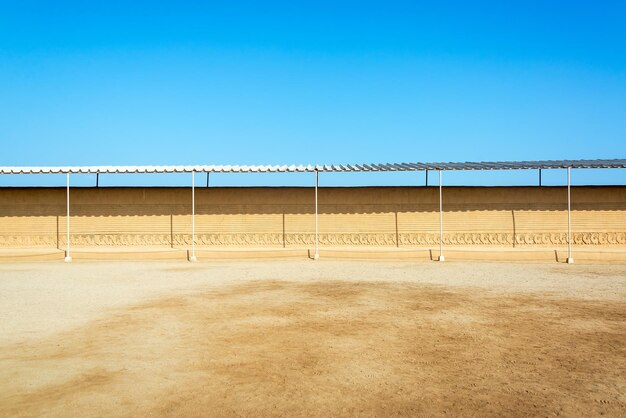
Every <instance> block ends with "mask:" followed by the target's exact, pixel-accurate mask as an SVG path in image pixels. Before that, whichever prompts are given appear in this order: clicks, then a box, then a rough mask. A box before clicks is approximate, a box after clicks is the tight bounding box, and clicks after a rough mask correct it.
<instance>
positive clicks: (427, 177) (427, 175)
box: [426, 170, 428, 186]
mask: <svg viewBox="0 0 626 418" xmlns="http://www.w3.org/2000/svg"><path fill="white" fill-rule="evenodd" d="M426 186H428V170H426Z"/></svg>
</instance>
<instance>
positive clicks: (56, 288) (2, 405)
mask: <svg viewBox="0 0 626 418" xmlns="http://www.w3.org/2000/svg"><path fill="white" fill-rule="evenodd" d="M0 415H1V416H129V417H130V416H146V415H152V416H207V415H209V416H210V415H212V416H229V415H230V416H269V415H271V416H305V415H306V416H354V415H357V416H393V415H400V416H415V415H418V416H419V415H455V416H458V415H463V416H468V415H469V416H489V415H491V416H496V415H497V416H501V415H513V416H515V415H517V416H522V415H523V416H526V415H542V416H547V415H564V416H597V415H610V416H611V415H612V416H625V415H626V266H624V265H621V266H611V265H602V266H591V265H585V266H582V265H580V266H579V265H569V266H568V265H555V264H521V263H520V264H511V263H469V262H458V263H454V262H449V263H448V262H446V263H436V262H430V263H428V262H364V261H353V262H347V261H345V262H344V261H324V260H320V261H316V262H313V261H308V260H307V261H263V262H212V263H195V264H191V263H179V262H143V263H141V262H137V263H120V262H109V263H72V264H64V263H30V264H0Z"/></svg>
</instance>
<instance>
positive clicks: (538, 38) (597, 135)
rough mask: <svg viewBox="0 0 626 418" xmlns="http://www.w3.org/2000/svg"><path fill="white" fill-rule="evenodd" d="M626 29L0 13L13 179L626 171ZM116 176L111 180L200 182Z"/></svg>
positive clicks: (351, 13) (522, 21)
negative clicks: (536, 166) (343, 166)
mask: <svg viewBox="0 0 626 418" xmlns="http://www.w3.org/2000/svg"><path fill="white" fill-rule="evenodd" d="M625 22H626V2H624V1H596V2H591V1H528V0H527V1H519V2H508V1H485V2H480V1H473V2H467V1H458V2H457V1H438V2H434V1H433V2H428V3H426V2H423V3H421V4H420V2H408V1H407V2H398V1H390V0H387V1H384V2H382V1H381V2H368V1H353V2H352V1H346V2H340V1H331V2H325V1H312V2H295V1H289V2H287V1H285V2H270V1H263V2H260V1H256V2H252V1H251V2H238V1H224V2H200V1H198V2H184V1H171V2H158V1H150V2H148V1H146V2H143V1H132V2H131V1H119V2H117V1H76V2H69V1H50V2H46V1H40V2H37V1H28V0H26V1H19V2H18V1H4V0H0V144H1V149H0V165H118V164H119V165H143V164H146V165H153V164H154V165H158V164H285V163H288V164H315V163H320V164H329V163H367V162H402V161H479V160H527V159H566V158H569V159H575V158H625V157H626V23H625ZM624 171H625V170H614V171H612V172H606V171H595V172H593V173H592V172H583V170H578V171H577V172H576V173H575V176H574V183H575V184H576V183H578V184H583V183H604V182H606V183H611V182H613V183H622V184H623V183H626V173H625V172H624ZM7 177H8V176H0V185H2V184H26V183H28V182H31V183H34V184H41V183H42V182H43V183H46V184H63V182H64V179H63V178H58V176H57V177H54V176H52V178H50V179H45V180H43V179H42V178H41V177H38V178H35V179H32V178H31V179H24V178H21V179H18V178H16V177H12V178H7ZM76 177H77V179H76V180H75V181H76V182H77V184H91V183H92V182H93V178H92V177H89V176H83V178H78V177H79V176H76ZM114 177H115V176H103V179H102V182H103V184H126V183H133V182H137V183H138V184H144V183H146V184H152V183H151V182H155V181H156V182H157V183H159V184H161V183H162V184H179V183H180V184H185V183H187V182H188V178H182V177H180V176H178V177H176V176H170V177H168V178H167V179H165V178H163V177H160V178H159V179H157V180H155V179H154V178H150V179H148V178H145V177H130V176H117V178H114ZM544 177H545V180H546V182H547V183H549V184H550V183H553V184H562V182H563V181H564V179H565V177H564V173H563V172H561V171H556V172H552V173H546V174H545V176H544ZM536 178H537V174H536V173H534V172H532V173H531V172H528V173H496V174H494V173H482V174H481V173H446V180H448V181H449V182H451V183H455V182H456V183H459V184H534V183H535V182H536ZM198 181H199V182H200V181H202V180H200V179H199V180H198ZM423 181H424V179H423V174H421V173H420V174H416V173H408V174H395V175H384V176H381V175H365V176H363V175H354V174H342V175H327V176H326V177H325V178H323V179H322V180H321V182H322V184H346V185H350V184H413V183H417V184H422V183H423ZM310 182H311V178H310V176H308V177H307V176H289V177H288V178H285V177H284V176H283V177H281V176H267V175H265V176H263V175H260V176H258V175H257V176H241V175H239V176H237V175H231V176H226V175H222V176H215V177H214V180H212V183H214V184H218V185H219V184H310Z"/></svg>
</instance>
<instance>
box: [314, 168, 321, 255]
mask: <svg viewBox="0 0 626 418" xmlns="http://www.w3.org/2000/svg"><path fill="white" fill-rule="evenodd" d="M318 186H319V172H318V171H317V169H315V255H314V256H313V259H314V260H317V259H318V258H320V253H319V234H318V220H317V188H318Z"/></svg>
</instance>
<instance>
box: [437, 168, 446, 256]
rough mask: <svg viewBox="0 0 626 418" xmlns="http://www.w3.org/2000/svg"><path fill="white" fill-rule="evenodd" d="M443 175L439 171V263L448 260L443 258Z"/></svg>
mask: <svg viewBox="0 0 626 418" xmlns="http://www.w3.org/2000/svg"><path fill="white" fill-rule="evenodd" d="M441 174H442V171H441V170H439V261H446V258H445V257H444V256H443V203H442V201H441V195H442V182H441Z"/></svg>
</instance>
